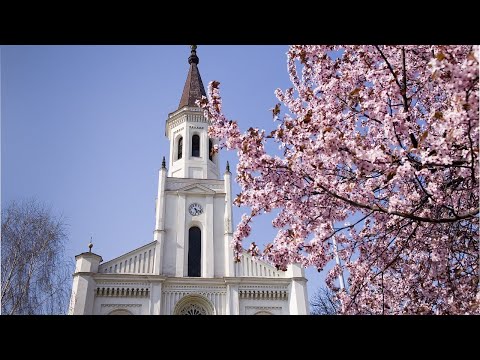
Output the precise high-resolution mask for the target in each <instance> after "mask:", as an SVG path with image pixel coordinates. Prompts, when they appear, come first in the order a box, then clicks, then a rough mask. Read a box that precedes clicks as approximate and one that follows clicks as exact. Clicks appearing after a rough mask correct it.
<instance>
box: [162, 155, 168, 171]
mask: <svg viewBox="0 0 480 360" xmlns="http://www.w3.org/2000/svg"><path fill="white" fill-rule="evenodd" d="M166 168H167V164H165V156H164V157H163V160H162V169H166Z"/></svg>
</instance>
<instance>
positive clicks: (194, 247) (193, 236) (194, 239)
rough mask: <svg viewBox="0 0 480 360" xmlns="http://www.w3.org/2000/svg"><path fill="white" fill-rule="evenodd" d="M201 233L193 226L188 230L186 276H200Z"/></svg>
mask: <svg viewBox="0 0 480 360" xmlns="http://www.w3.org/2000/svg"><path fill="white" fill-rule="evenodd" d="M201 256H202V231H201V230H200V229H199V228H198V227H196V226H194V227H191V228H190V230H188V276H197V277H199V276H200V265H201V262H200V260H201Z"/></svg>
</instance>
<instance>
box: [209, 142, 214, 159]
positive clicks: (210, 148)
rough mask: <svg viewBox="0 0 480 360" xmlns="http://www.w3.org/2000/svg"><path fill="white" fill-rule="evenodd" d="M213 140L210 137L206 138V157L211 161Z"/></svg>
mask: <svg viewBox="0 0 480 360" xmlns="http://www.w3.org/2000/svg"><path fill="white" fill-rule="evenodd" d="M212 151H213V142H212V139H208V158H209V159H210V161H213V152H212Z"/></svg>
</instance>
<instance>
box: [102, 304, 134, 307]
mask: <svg viewBox="0 0 480 360" xmlns="http://www.w3.org/2000/svg"><path fill="white" fill-rule="evenodd" d="M100 306H101V307H142V304H101V305H100Z"/></svg>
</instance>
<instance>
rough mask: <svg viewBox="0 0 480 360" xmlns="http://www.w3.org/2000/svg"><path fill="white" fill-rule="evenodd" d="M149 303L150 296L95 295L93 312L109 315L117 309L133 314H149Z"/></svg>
mask: <svg viewBox="0 0 480 360" xmlns="http://www.w3.org/2000/svg"><path fill="white" fill-rule="evenodd" d="M149 305H150V301H149V299H148V298H121V297H118V298H116V297H95V302H94V306H93V313H94V314H95V315H109V314H110V313H111V312H112V311H115V310H126V311H128V312H129V313H131V314H132V315H148V314H149Z"/></svg>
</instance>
